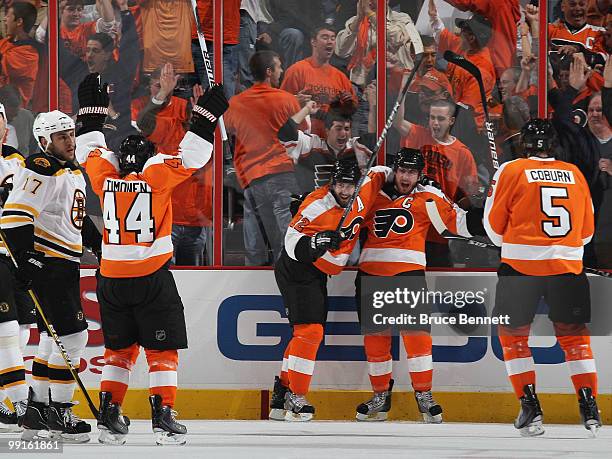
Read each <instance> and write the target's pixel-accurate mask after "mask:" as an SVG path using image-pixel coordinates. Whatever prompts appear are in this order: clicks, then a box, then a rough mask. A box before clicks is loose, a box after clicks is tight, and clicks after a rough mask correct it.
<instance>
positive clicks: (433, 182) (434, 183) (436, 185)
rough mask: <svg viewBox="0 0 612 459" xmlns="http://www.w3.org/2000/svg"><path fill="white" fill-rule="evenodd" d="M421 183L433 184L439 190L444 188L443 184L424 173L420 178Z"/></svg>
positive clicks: (423, 184)
mask: <svg viewBox="0 0 612 459" xmlns="http://www.w3.org/2000/svg"><path fill="white" fill-rule="evenodd" d="M419 185H422V186H427V185H429V186H433V187H434V188H437V189H438V190H441V189H442V186H441V185H440V184H439V183H438V182H436V181H435V180H434V179H432V178H429V177H427V176H426V175H424V176H423V177H421V179H420V180H419Z"/></svg>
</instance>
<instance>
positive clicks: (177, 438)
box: [149, 394, 187, 445]
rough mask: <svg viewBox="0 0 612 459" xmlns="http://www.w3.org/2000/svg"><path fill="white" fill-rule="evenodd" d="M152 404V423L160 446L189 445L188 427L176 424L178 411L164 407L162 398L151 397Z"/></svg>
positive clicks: (157, 396)
mask: <svg viewBox="0 0 612 459" xmlns="http://www.w3.org/2000/svg"><path fill="white" fill-rule="evenodd" d="M149 403H150V404H151V423H152V425H153V432H154V433H155V443H157V444H158V445H184V444H185V443H187V438H186V437H187V427H185V426H184V425H183V424H179V423H178V422H176V411H174V410H173V409H172V408H170V407H169V406H167V405H163V406H162V398H161V396H159V395H157V394H155V395H151V396H150V397H149Z"/></svg>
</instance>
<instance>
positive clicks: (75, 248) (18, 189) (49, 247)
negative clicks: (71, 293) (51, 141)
mask: <svg viewBox="0 0 612 459" xmlns="http://www.w3.org/2000/svg"><path fill="white" fill-rule="evenodd" d="M84 218H85V178H84V177H83V173H82V172H81V170H79V168H78V167H77V166H76V165H74V164H72V163H69V162H67V163H65V164H64V165H62V164H61V163H60V162H59V161H58V160H57V159H55V158H54V157H52V156H49V155H46V154H44V153H38V154H35V155H32V156H29V157H28V158H27V159H26V161H25V168H24V169H23V170H22V171H21V173H20V174H19V175H18V176H17V177H14V182H13V190H12V191H11V193H10V194H9V197H8V199H7V200H6V202H5V204H4V208H3V209H2V217H1V218H0V226H1V227H2V229H3V230H6V229H10V228H18V227H20V226H27V225H34V249H35V250H38V251H40V252H43V253H44V254H45V256H46V257H53V258H64V259H67V260H70V261H76V262H78V261H79V258H80V257H81V255H82V253H83V243H82V239H81V228H82V227H83V219H84Z"/></svg>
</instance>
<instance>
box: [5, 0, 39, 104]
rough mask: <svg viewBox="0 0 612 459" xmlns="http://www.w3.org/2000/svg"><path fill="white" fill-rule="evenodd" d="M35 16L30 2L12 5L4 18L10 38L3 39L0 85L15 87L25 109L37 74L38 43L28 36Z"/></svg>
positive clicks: (34, 10)
mask: <svg viewBox="0 0 612 459" xmlns="http://www.w3.org/2000/svg"><path fill="white" fill-rule="evenodd" d="M36 14H37V13H36V8H35V7H34V5H32V4H31V3H27V2H15V3H13V4H12V6H10V7H9V8H8V10H7V12H6V16H5V17H4V23H5V26H6V34H7V37H6V38H3V39H1V40H0V59H1V63H0V86H4V85H6V84H11V85H13V86H15V87H16V88H17V89H18V90H19V94H20V96H21V104H22V106H23V107H24V108H25V107H27V106H28V103H29V102H30V98H31V97H32V92H33V90H34V83H35V81H36V74H37V72H38V58H39V56H38V51H37V49H36V42H35V41H34V40H32V39H31V38H30V36H29V35H28V34H29V33H30V30H31V29H32V27H33V26H34V23H35V22H36Z"/></svg>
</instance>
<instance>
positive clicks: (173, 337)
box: [77, 73, 228, 445]
mask: <svg viewBox="0 0 612 459" xmlns="http://www.w3.org/2000/svg"><path fill="white" fill-rule="evenodd" d="M194 99H195V98H194ZM108 102H109V99H108V94H107V92H106V85H105V86H103V87H101V86H100V83H99V77H98V75H97V74H95V73H94V74H91V75H89V76H88V77H86V78H85V80H84V81H83V82H82V83H81V85H80V86H79V105H80V108H79V116H78V121H79V122H80V123H81V128H80V129H79V132H78V134H79V135H78V137H77V155H78V157H79V160H80V162H81V163H83V162H85V160H86V165H85V168H86V171H87V173H88V175H89V177H90V179H91V184H92V188H93V190H94V192H95V193H96V194H97V195H98V196H99V197H100V201H101V203H102V216H103V221H104V239H103V243H102V259H101V262H100V271H99V272H98V275H97V280H98V285H97V289H96V294H97V297H98V302H99V303H100V315H101V318H102V331H103V334H104V345H105V347H106V350H105V352H104V364H105V365H104V369H103V370H102V378H101V383H100V418H99V419H98V428H99V429H100V437H99V441H100V442H101V443H107V444H123V443H125V441H126V438H125V437H126V435H127V433H128V425H129V422H127V421H126V420H125V418H124V417H123V416H122V415H121V403H122V402H123V398H124V397H125V393H126V391H127V388H128V382H129V375H130V370H131V368H132V366H133V365H134V363H135V362H136V358H137V357H138V353H139V350H140V346H142V347H144V348H145V353H146V357H147V362H148V364H149V393H150V397H149V402H150V404H151V417H152V427H153V431H154V433H155V437H156V442H157V444H179V445H180V444H184V443H185V442H186V438H185V436H186V433H187V429H186V427H185V426H184V425H182V424H179V423H178V422H177V421H176V419H175V415H176V413H175V412H174V411H173V409H172V408H173V406H174V401H175V398H176V386H177V369H178V349H185V348H187V331H186V327H185V317H184V314H183V304H182V302H181V298H180V296H179V294H178V291H177V288H176V285H175V282H174V278H173V277H172V273H171V272H170V271H169V270H168V266H169V264H170V260H171V258H172V253H173V247H172V240H171V235H170V234H171V230H172V202H171V197H172V191H173V190H174V188H175V187H176V186H177V185H178V184H180V183H181V182H183V181H184V180H186V179H188V178H189V177H190V176H191V175H192V174H193V173H195V172H196V171H197V170H198V169H200V168H202V167H204V165H205V164H206V163H207V162H208V160H209V159H210V157H211V153H212V148H213V146H212V144H213V135H214V131H215V127H216V125H217V121H218V119H219V117H220V116H221V115H222V114H223V113H224V112H225V110H227V107H228V102H227V100H226V98H225V96H224V95H223V87H222V85H217V86H213V87H212V88H211V89H209V90H208V91H207V92H206V93H204V94H203V95H201V96H199V98H198V99H197V102H196V101H195V100H193V101H192V103H193V112H192V118H191V124H190V128H189V131H188V132H187V133H186V134H185V136H184V137H183V140H182V141H181V143H180V145H179V151H178V154H177V155H176V156H170V155H165V154H161V153H159V154H157V155H154V146H153V145H152V144H151V143H150V142H148V141H147V140H146V139H145V138H144V137H142V136H136V135H131V136H128V137H127V138H126V139H125V140H124V141H123V142H122V143H121V147H120V149H119V152H118V153H114V152H112V151H110V150H108V149H107V148H106V144H105V141H104V135H103V134H102V132H101V131H102V125H103V122H104V118H105V114H106V113H107V110H108V108H107V107H108Z"/></svg>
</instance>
